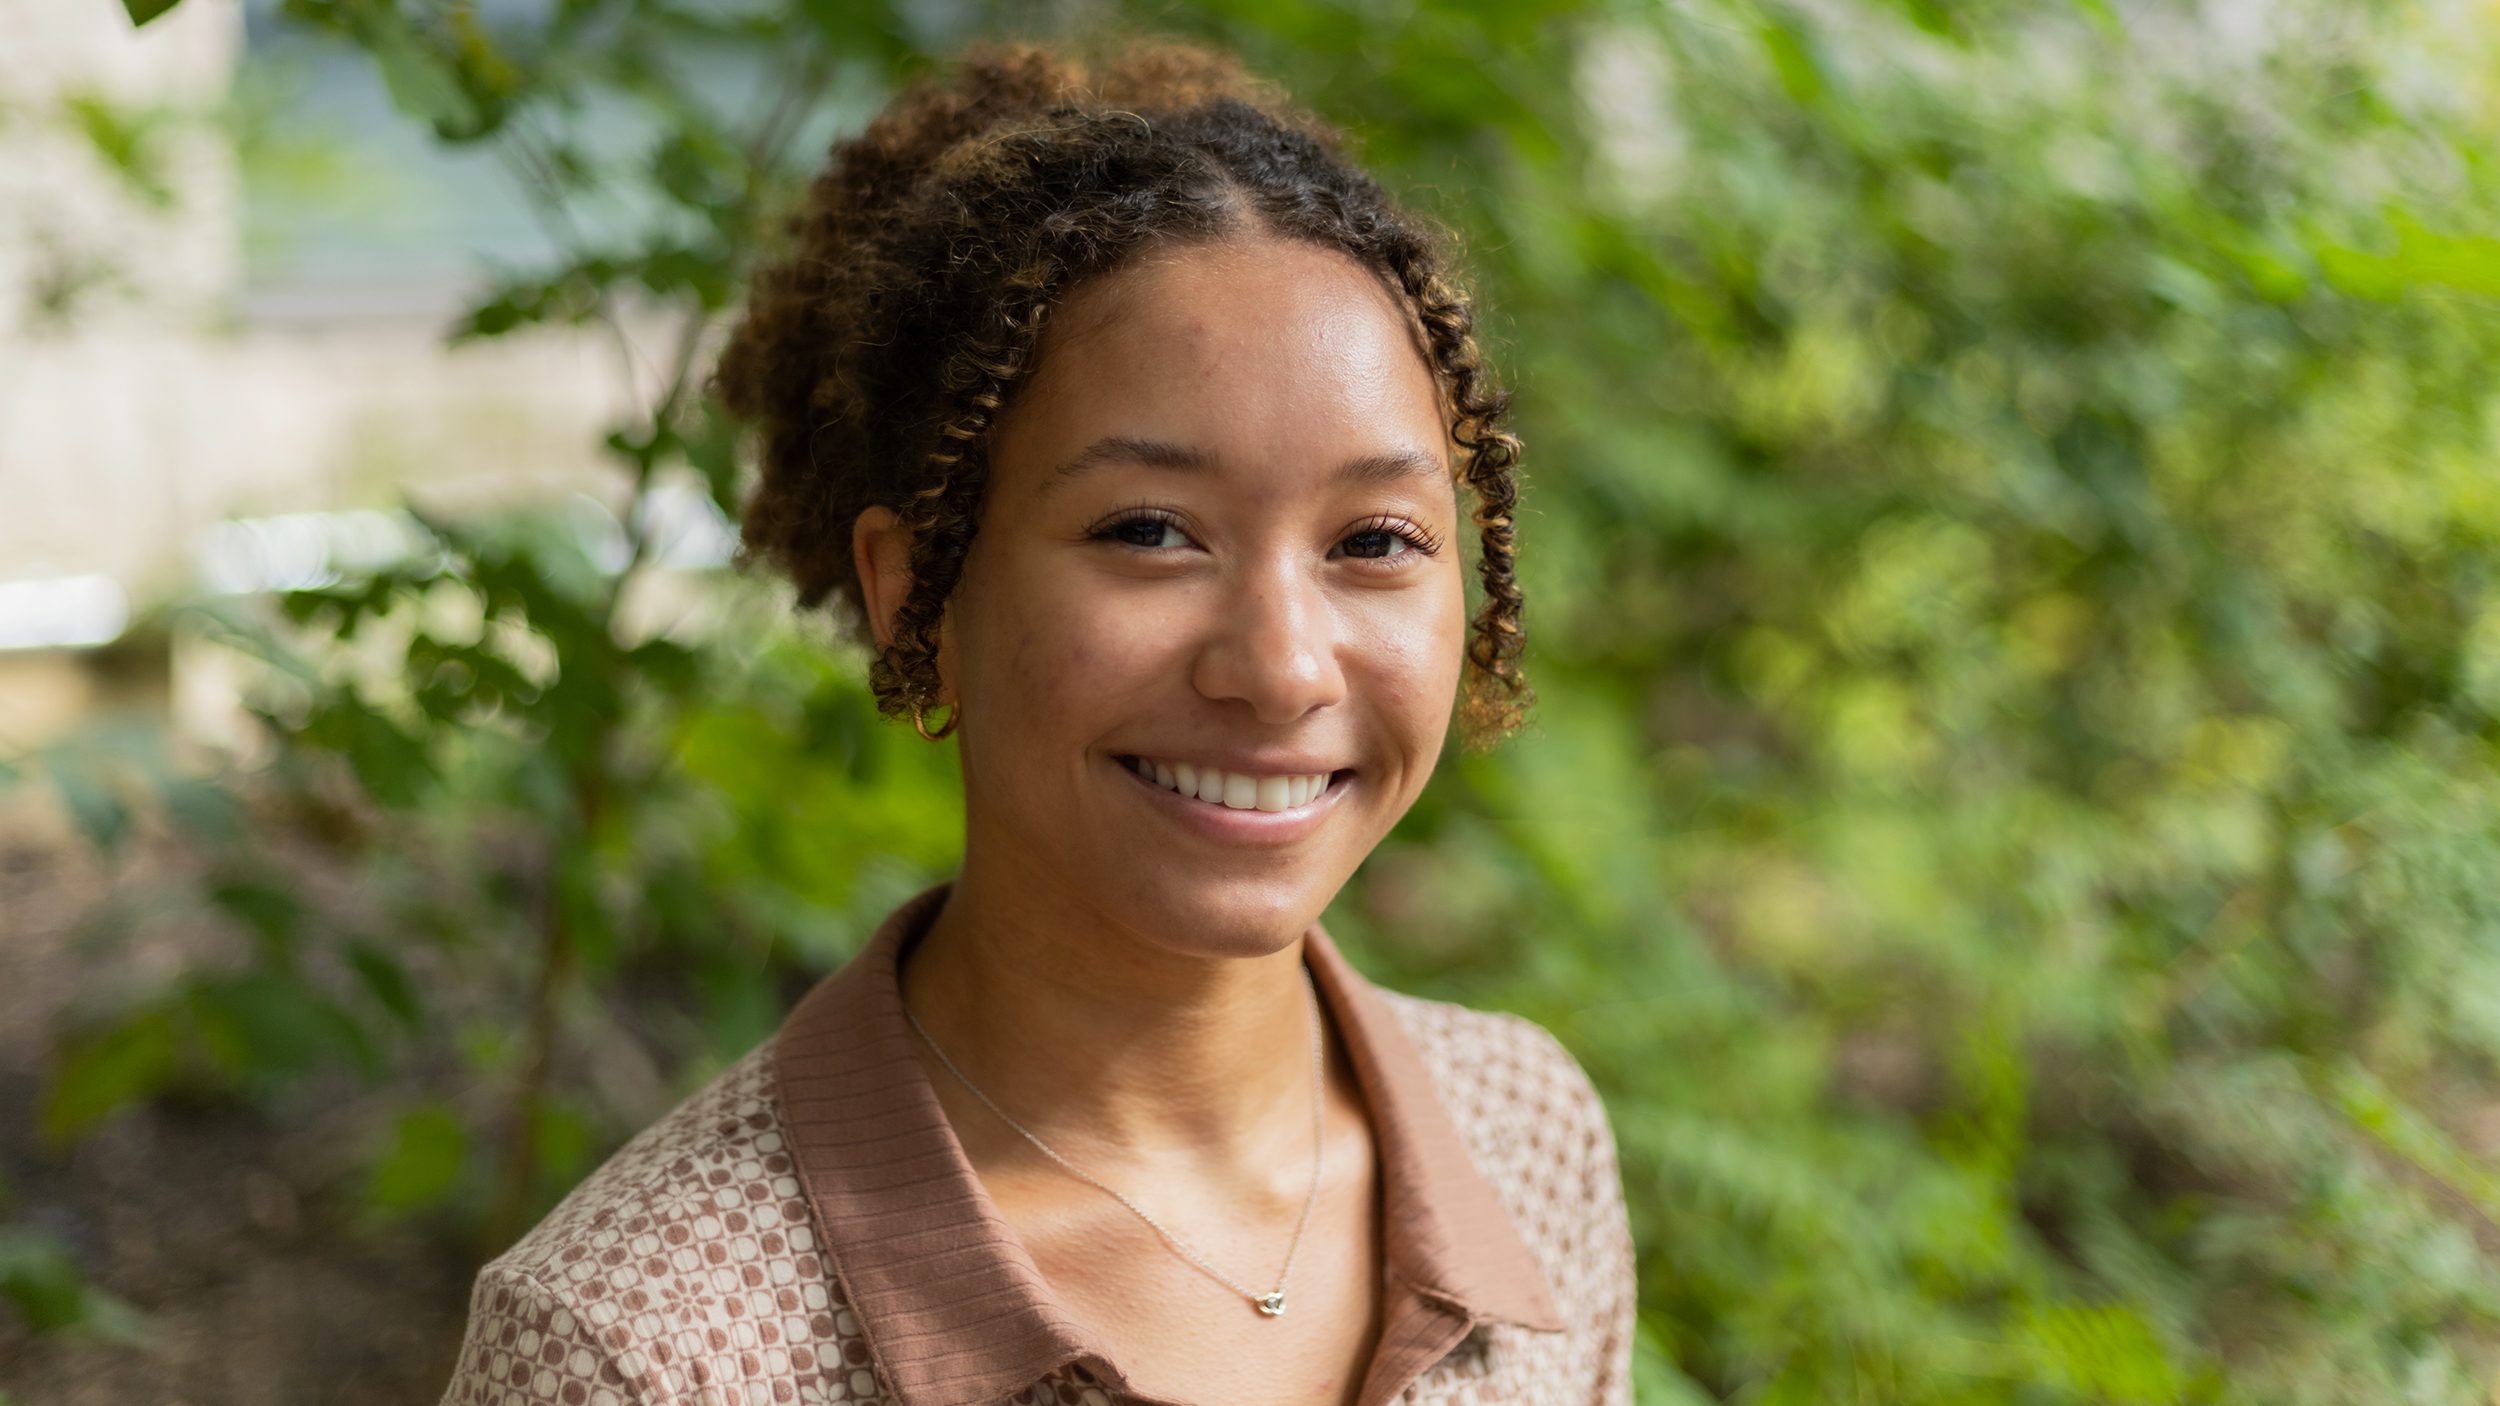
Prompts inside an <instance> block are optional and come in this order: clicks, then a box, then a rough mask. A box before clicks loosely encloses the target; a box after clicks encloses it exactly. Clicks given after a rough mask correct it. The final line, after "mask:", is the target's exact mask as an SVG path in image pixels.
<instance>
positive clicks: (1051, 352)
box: [1001, 239, 1446, 467]
mask: <svg viewBox="0 0 2500 1406" xmlns="http://www.w3.org/2000/svg"><path fill="white" fill-rule="evenodd" d="M1440 410H1441V408H1440V390H1439V386H1438V384H1437V382H1436V381H1435V379H1434V377H1433V374H1432V372H1431V370H1430V368H1429V366H1428V364H1427V363H1426V361H1425V353H1424V349H1423V341H1422V333H1421V331H1420V329H1419V328H1418V327H1417V326H1416V324H1415V321H1414V317H1413V314H1412V313H1411V312H1410V311H1409V310H1408V308H1407V307H1406V305H1405V302H1404V300H1403V299H1401V298H1399V297H1397V296H1396V295H1394V294H1393V293H1391V292H1390V290H1389V289H1388V288H1387V287H1386V286H1384V285H1383V283H1382V282H1381V280H1380V278H1379V277H1378V276H1376V275H1375V274H1374V273H1372V271H1371V270H1369V269H1367V268H1365V267H1363V266H1362V265H1360V264H1358V263H1356V262H1355V261H1354V260H1353V259H1352V258H1351V257H1349V256H1347V255H1345V254H1342V253H1339V252H1337V251H1335V250H1331V249H1323V248H1318V247H1316V246H1312V245H1307V244H1300V243H1294V242H1289V241H1283V240H1273V239H1258V240H1250V241H1237V242H1227V243H1216V244H1205V245H1192V246H1186V247H1182V248H1176V249H1169V250H1162V251H1158V252H1156V253H1154V254H1151V255H1149V256H1147V257H1146V258H1144V259H1142V260H1140V261H1139V262H1138V263H1136V264H1133V265H1130V266H1128V267H1125V268H1122V269H1120V270H1118V271H1117V272H1114V273H1110V274H1106V275H1104V276H1103V277H1101V278H1099V279H1095V280H1093V281H1091V282H1089V283H1086V284H1084V285H1083V286H1081V287H1079V288H1077V289H1075V290H1074V291H1072V292H1071V293H1070V294H1069V295H1068V296H1067V298H1066V299H1064V300H1063V301H1062V302H1061V304H1060V306H1059V307H1058V308H1057V309H1055V310H1054V312H1053V315H1052V322H1051V325H1050V330H1049V331H1048V332H1047V333H1046V334H1045V336H1044V338H1043V342H1042V346H1041V356H1040V364H1039V366H1038V367H1037V368H1036V370H1035V373H1034V376H1033V379H1032V381H1031V383H1030V384H1029V385H1028V386H1027V387H1026V390H1025V395H1024V397H1022V398H1021V399H1020V401H1019V408H1018V410H1017V412H1016V413H1015V414H1013V415H1011V416H1009V417H1008V420H1007V422H1006V423H1005V424H1003V425H1002V426H1001V440H1002V446H1001V447H1002V449H1004V448H1006V447H1007V446H1006V444H1005V443H1004V441H1006V440H1008V439H1010V438H1014V439H1016V440H1018V441H1021V442H1022V443H1023V445H1024V446H1025V447H1030V448H1034V449H1037V450H1044V449H1048V448H1050V447H1053V446H1051V445H1049V444H1045V443H1042V442H1041V441H1059V440H1071V439H1078V438H1090V437H1091V436H1092V435H1094V434H1099V433H1106V432H1109V433H1125V434H1135V435H1144V436H1152V437H1157V438H1163V439H1170V440H1174V441H1176V442H1189V443H1194V444H1199V445H1202V446H1205V447H1208V448H1210V449H1212V450H1214V451H1215V452H1217V453H1219V454H1222V453H1228V452H1240V453H1245V454H1256V455H1260V456H1266V455H1271V454H1273V455H1278V456H1283V457H1287V458H1299V457H1302V456H1304V455H1306V454H1312V455H1328V456H1333V457H1343V456H1344V454H1345V453H1346V452H1347V451H1348V450H1349V449H1352V450H1355V451H1357V452H1359V451H1361V450H1368V449H1376V448H1382V447H1386V445H1385V441H1389V440H1397V441H1401V442H1404V443H1409V444H1412V443H1415V442H1416V441H1418V440H1420V441H1421V443H1422V445H1423V446H1424V447H1427V448H1432V447H1436V446H1437V445H1438V444H1439V441H1440V440H1441V439H1442V437H1443V435H1444V434H1445V433H1446V431H1445V430H1444V428H1443V426H1442V417H1441V413H1440ZM1357 441H1359V443H1356V442H1357ZM1002 467H1004V466H1003V465H1002Z"/></svg>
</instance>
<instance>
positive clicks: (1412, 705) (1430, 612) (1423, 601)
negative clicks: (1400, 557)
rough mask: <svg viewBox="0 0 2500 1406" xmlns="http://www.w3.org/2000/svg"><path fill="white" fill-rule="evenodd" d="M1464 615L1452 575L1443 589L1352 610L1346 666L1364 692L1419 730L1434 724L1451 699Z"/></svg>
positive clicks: (1460, 658)
mask: <svg viewBox="0 0 2500 1406" xmlns="http://www.w3.org/2000/svg"><path fill="white" fill-rule="evenodd" d="M1466 611H1467V605H1466V596H1465V594H1464V592H1463V591H1462V589H1461V587H1460V585H1459V582H1458V579H1457V578H1456V577H1451V578H1450V580H1449V582H1448V585H1447V587H1446V589H1435V590H1430V591H1414V592H1403V593H1398V594H1396V595H1393V596H1390V597H1387V598H1385V599H1384V600H1382V601H1381V602H1379V603H1378V604H1377V605H1375V606H1372V607H1369V608H1362V609H1358V611H1357V619H1356V621H1355V623H1354V628H1353V630H1352V631H1351V632H1350V633H1351V634H1352V636H1353V638H1354V640H1355V642H1356V644H1357V648H1356V649H1355V650H1354V652H1353V664H1352V667H1355V668H1359V669H1360V670H1361V671H1362V674H1363V677H1364V680H1365V685H1366V687H1365V691H1366V692H1368V693H1370V694H1371V695H1372V696H1373V697H1374V698H1375V699H1376V700H1378V702H1379V703H1380V704H1381V705H1382V706H1383V707H1384V708H1385V709H1387V710H1389V711H1393V712H1395V713H1398V714H1400V715H1405V716H1410V717H1412V718H1414V719H1416V720H1418V725H1419V726H1424V727H1431V726H1437V725H1438V724H1439V723H1440V721H1441V720H1442V715H1443V714H1444V713H1445V712H1446V711H1447V710H1448V708H1449V706H1450V704H1451V702H1452V701H1453V700H1454V699H1455V697H1456V695H1457V690H1458V683H1459V673H1460V669H1461V666H1462V664H1463V663H1464V661H1465V657H1466V655H1465V651H1466V646H1467V615H1466Z"/></svg>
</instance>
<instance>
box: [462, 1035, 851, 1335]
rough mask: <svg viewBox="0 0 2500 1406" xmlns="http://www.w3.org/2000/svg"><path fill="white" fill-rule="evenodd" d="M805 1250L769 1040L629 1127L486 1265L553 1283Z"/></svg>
mask: <svg viewBox="0 0 2500 1406" xmlns="http://www.w3.org/2000/svg"><path fill="white" fill-rule="evenodd" d="M814 1249H815V1246H814V1244H813V1243H812V1238H811V1236H810V1234H809V1230H808V1213H807V1202H806V1198H805V1196H804V1194H803V1192H802V1191H801V1189H800V1186H799V1180H798V1170H797V1168H796V1166H795V1165H794V1164H793V1163H792V1161H791V1158H790V1152H789V1148H788V1146H787V1145H786V1143H785V1141H784V1139H783V1136H782V1124H781V1106H780V1098H779V1093H778V1090H777V1089H776V1088H775V1081H774V1076H773V1063H772V1045H771V1042H769V1041H767V1042H765V1043H764V1044H762V1045H759V1046H757V1047H756V1048H755V1049H754V1050H751V1051H749V1052H748V1053H747V1054H746V1055H744V1056H743V1057H741V1058H740V1059H738V1060H737V1061H736V1062H735V1063H733V1064H731V1065H730V1066H729V1067H728V1068H726V1069H724V1070H722V1071H721V1072H720V1073H719V1074H718V1075H717V1076H715V1077H714V1078H713V1079H712V1080H711V1081H710V1082H709V1083H706V1084H705V1085H703V1087H701V1088H699V1089H697V1090H696V1091H695V1092H694V1093H692V1094H690V1095H688V1096H687V1098H686V1100H685V1101H684V1102H683V1103H680V1104H679V1105H678V1106H677V1107H676V1108H675V1109H673V1110H671V1111H670V1112H669V1113H667V1114H666V1115H664V1116H663V1117H661V1118H660V1120H659V1121H657V1122H655V1123H653V1124H651V1125H650V1126H649V1127H647V1128H644V1129H643V1130H642V1131H641V1132H639V1133H637V1134H635V1135H634V1137H633V1138H632V1139H631V1140H630V1141H628V1142H627V1143H626V1144H625V1145H624V1146H623V1147H621V1148H618V1149H617V1151H616V1153H615V1155H613V1156H611V1157H610V1158H609V1159H608V1160H607V1162H606V1163H604V1164H602V1165H601V1166H600V1168H599V1169H598V1170H597V1171H595V1172H592V1173H591V1174H590V1175H589V1176H588V1177H585V1178H584V1179H583V1180H582V1182H581V1184H580V1185H579V1186H576V1187H574V1188H573V1191H572V1193H571V1194H570V1195H568V1196H566V1197H565V1198H564V1200H562V1201H561V1202H559V1203H557V1205H556V1208H555V1209H554V1210H552V1211H550V1212H548V1213H547V1216H546V1218H545V1219H544V1220H541V1221H540V1222H539V1223H538V1225H537V1226H536V1227H535V1228H533V1229H532V1230H531V1231H530V1232H529V1233H528V1234H527V1235H524V1236H522V1237H521V1239H520V1240H519V1242H517V1243H516V1244H514V1245H513V1247H512V1248H511V1249H509V1250H507V1251H505V1252H504V1253H503V1254H502V1255H501V1256H499V1257H497V1259H496V1260H495V1264H496V1265H497V1266H498V1267H500V1268H503V1269H506V1270H510V1271H515V1272H518V1273H522V1274H527V1275H530V1276H532V1277H534V1278H536V1279H539V1280H540V1281H542V1282H544V1283H546V1284H548V1285H551V1286H554V1287H558V1288H562V1287H565V1286H568V1285H583V1286H587V1285H590V1284H592V1283H602V1282H614V1281H615V1279H616V1277H617V1276H615V1275H614V1274H612V1273H609V1272H608V1271H613V1270H616V1269H619V1268H627V1269H637V1270H640V1271H641V1272H643V1273H647V1274H650V1275H653V1276H660V1275H664V1274H666V1273H668V1272H669V1271H670V1270H671V1269H672V1268H673V1267H676V1266H677V1265H678V1263H679V1262H680V1261H685V1262H686V1263H685V1264H684V1266H683V1268H684V1270H685V1271H692V1270H694V1269H696V1268H697V1267H699V1266H700V1265H702V1264H704V1263H706V1262H709V1263H712V1264H721V1263H727V1262H731V1261H738V1262H745V1261H751V1260H758V1259H767V1258H773V1257H782V1256H789V1255H793V1254H796V1253H807V1252H812V1251H813V1250H814ZM681 1251H682V1252H686V1253H680V1252H681Z"/></svg>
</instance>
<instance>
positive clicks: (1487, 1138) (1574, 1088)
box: [1380, 988, 1614, 1172]
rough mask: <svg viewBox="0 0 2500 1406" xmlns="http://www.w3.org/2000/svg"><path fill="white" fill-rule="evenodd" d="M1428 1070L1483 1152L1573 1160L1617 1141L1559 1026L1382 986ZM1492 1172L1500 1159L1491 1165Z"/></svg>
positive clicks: (1609, 1152)
mask: <svg viewBox="0 0 2500 1406" xmlns="http://www.w3.org/2000/svg"><path fill="white" fill-rule="evenodd" d="M1380 996H1381V998H1382V1000H1383V1001H1384V1002H1385V1003H1386V1005H1387V1006H1388V1008H1389V1010H1390V1012H1391V1013H1393V1014H1394V1015H1396V1016H1397V1018H1398V1023H1399V1025H1400V1026H1402V1027H1403V1028H1404V1029H1405V1031H1406V1034H1407V1038H1408V1039H1410V1040H1412V1041H1413V1042H1414V1045H1415V1048H1416V1051H1417V1053H1418V1054H1420V1055H1421V1056H1422V1057H1423V1062H1424V1067H1425V1068H1426V1069H1428V1070H1430V1071H1431V1073H1432V1078H1433V1084H1434V1086H1435V1088H1436V1089H1437V1090H1438V1091H1439V1093H1440V1095H1441V1102H1442V1104H1443V1106H1444V1107H1446V1108H1447V1109H1448V1110H1449V1113H1450V1117H1451V1120H1452V1121H1453V1122H1455V1123H1456V1124H1457V1125H1458V1129H1459V1132H1460V1134H1461V1135H1462V1136H1463V1137H1465V1138H1466V1140H1467V1141H1468V1143H1469V1145H1470V1146H1471V1147H1473V1148H1474V1149H1475V1150H1476V1151H1477V1152H1478V1153H1479V1154H1484V1153H1493V1154H1496V1155H1497V1156H1498V1157H1499V1158H1501V1159H1503V1160H1505V1161H1507V1160H1509V1159H1511V1158H1514V1157H1516V1156H1518V1155H1521V1154H1535V1155H1536V1157H1537V1159H1538V1160H1540V1161H1542V1162H1546V1163H1549V1164H1550V1163H1553V1162H1555V1161H1558V1160H1559V1161H1566V1162H1568V1161H1576V1160H1578V1159H1577V1158H1575V1157H1574V1155H1573V1154H1579V1156H1581V1157H1588V1156H1595V1155H1597V1154H1599V1153H1601V1152H1602V1153H1603V1155H1604V1157H1605V1159H1606V1160H1607V1161H1608V1162H1609V1163H1611V1162H1612V1161H1613V1158H1614V1141H1613V1133H1612V1129H1611V1127H1610V1126H1609V1125H1608V1123H1607V1121H1606V1104H1605V1100H1604V1099H1603V1098H1601V1097H1599V1095H1598V1092H1597V1087H1596V1085H1595V1084H1594V1083H1592V1082H1591V1081H1590V1079H1589V1076H1588V1071H1587V1070H1585V1069H1583V1068H1581V1066H1580V1061H1579V1060H1578V1059H1577V1058H1575V1057H1573V1055H1572V1053H1571V1051H1570V1050H1568V1049H1566V1048H1564V1046H1563V1043H1562V1041H1560V1040H1558V1039H1556V1038H1554V1035H1553V1032H1551V1031H1549V1030H1547V1029H1546V1028H1545V1027H1544V1026H1542V1025H1539V1024H1537V1023H1536V1022H1535V1021H1532V1020H1529V1019H1528V1018H1527V1017H1525V1016H1519V1015H1513V1014H1511V1013H1509V1012H1507V1011H1482V1010H1477V1009H1475V1008H1473V1007H1470V1006H1462V1005H1458V1004H1456V1003H1454V1002H1450V1001H1435V1000H1431V999H1428V998H1426V997H1422V996H1410V995H1407V994H1406V993H1404V992H1401V991H1391V990H1387V989H1385V988H1381V989H1380ZM1486 1170H1487V1171H1488V1172H1491V1171H1493V1170H1494V1168H1491V1167H1488V1168H1486Z"/></svg>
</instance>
